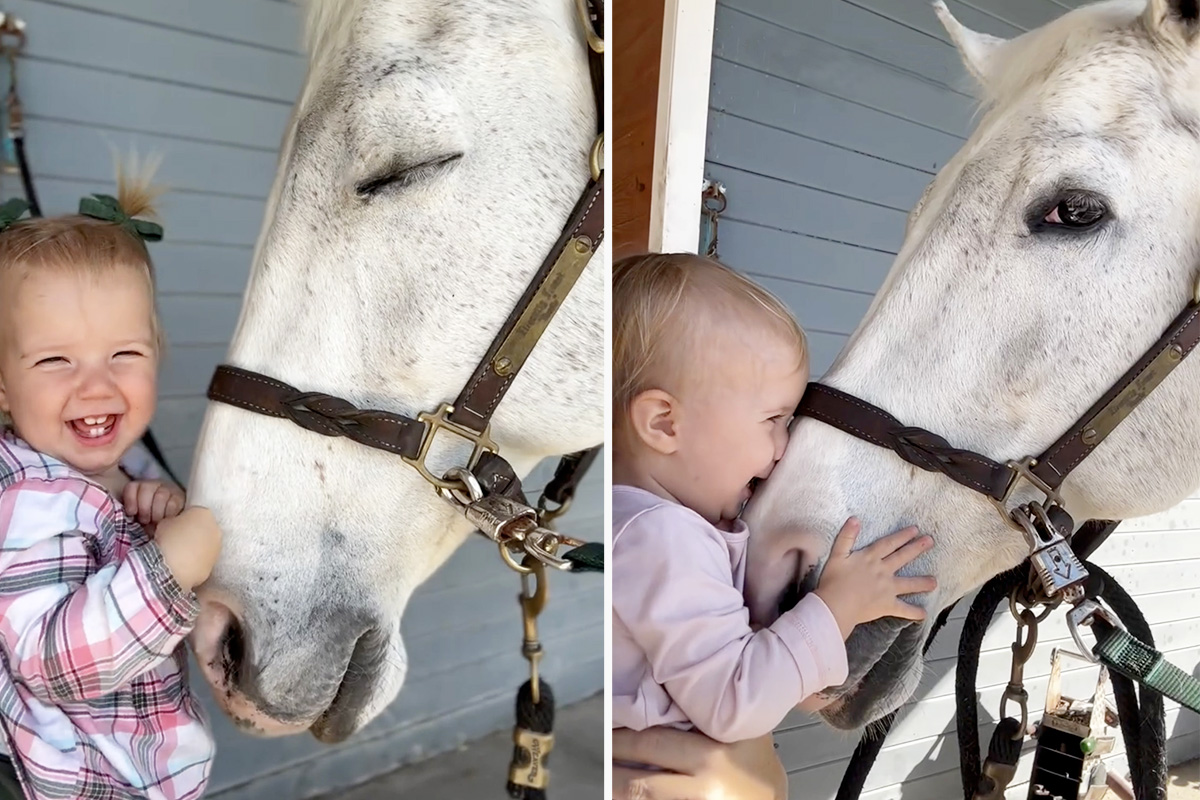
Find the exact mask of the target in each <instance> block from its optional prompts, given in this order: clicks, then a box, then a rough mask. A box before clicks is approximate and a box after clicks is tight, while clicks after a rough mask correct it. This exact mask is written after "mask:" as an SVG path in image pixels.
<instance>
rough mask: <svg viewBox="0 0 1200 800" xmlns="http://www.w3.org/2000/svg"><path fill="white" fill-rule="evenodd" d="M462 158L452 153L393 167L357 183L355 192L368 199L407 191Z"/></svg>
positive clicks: (460, 154) (458, 154)
mask: <svg viewBox="0 0 1200 800" xmlns="http://www.w3.org/2000/svg"><path fill="white" fill-rule="evenodd" d="M462 157H463V154H462V153H450V154H449V155H444V156H438V157H437V158H431V159H429V160H428V161H422V162H421V163H419V164H404V165H399V166H397V165H392V166H389V167H388V168H387V169H386V170H384V171H382V172H380V173H379V174H378V175H376V176H374V177H372V178H368V179H367V180H365V181H360V182H359V183H356V184H355V185H354V191H355V193H356V194H357V195H358V196H359V197H363V198H368V197H374V196H375V195H378V194H381V193H383V192H384V191H385V190H399V189H407V188H408V187H410V186H414V185H416V184H418V183H423V182H425V181H428V180H431V179H432V178H434V177H435V176H436V175H438V174H440V173H441V172H443V171H444V170H446V169H447V168H449V167H450V166H452V165H454V164H455V163H457V162H458V161H459V159H461V158H462Z"/></svg>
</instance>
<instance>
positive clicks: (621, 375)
mask: <svg viewBox="0 0 1200 800" xmlns="http://www.w3.org/2000/svg"><path fill="white" fill-rule="evenodd" d="M612 294H613V311H612V314H613V411H614V416H616V417H617V419H620V418H621V416H623V413H624V412H625V411H627V410H628V408H629V404H630V403H632V402H633V399H634V398H635V397H637V396H638V395H639V394H641V393H642V392H644V391H646V390H647V389H651V388H656V387H655V386H653V385H652V383H651V382H652V381H653V380H656V379H659V377H660V376H661V374H662V369H663V367H664V366H668V367H669V366H671V364H669V363H667V362H668V361H669V356H668V355H665V354H664V352H663V351H664V346H663V345H664V342H668V341H670V340H676V341H679V340H686V339H687V338H688V337H689V336H691V335H694V333H695V329H694V327H689V326H690V325H694V323H693V318H695V317H697V316H700V315H697V314H695V313H688V312H695V311H696V310H698V309H699V308H700V307H701V306H712V305H714V304H719V303H722V302H724V303H727V304H729V305H731V306H733V307H735V308H736V309H737V310H739V311H742V312H744V313H746V314H747V315H750V316H752V317H753V318H754V319H755V321H759V322H762V323H764V324H766V325H768V326H770V327H771V328H772V329H773V330H775V331H777V332H778V333H779V334H781V335H782V336H784V337H785V338H788V339H789V340H790V341H791V342H793V343H794V344H795V346H796V349H797V351H798V353H799V354H800V357H801V359H802V360H803V361H807V359H808V345H807V340H806V338H805V335H804V330H803V329H802V328H801V327H800V325H799V323H797V322H796V318H795V317H793V316H792V313H791V312H790V311H789V310H788V308H787V306H785V305H784V304H783V302H782V301H780V300H779V298H777V297H776V296H775V295H773V294H771V293H770V292H769V291H767V290H766V289H764V288H763V287H761V286H759V285H758V284H757V283H754V282H753V281H751V280H750V279H748V278H746V277H745V276H743V275H741V274H740V273H738V272H736V271H735V270H732V269H730V268H729V267H727V266H725V265H724V264H722V263H720V262H719V261H715V260H713V259H711V258H704V257H703V256H698V255H693V254H691V253H646V254H642V255H636V256H628V257H626V258H623V259H621V260H620V261H618V262H617V263H615V264H614V265H613V277H612Z"/></svg>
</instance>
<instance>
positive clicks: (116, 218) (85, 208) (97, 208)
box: [0, 194, 163, 242]
mask: <svg viewBox="0 0 1200 800" xmlns="http://www.w3.org/2000/svg"><path fill="white" fill-rule="evenodd" d="M3 208H4V207H3V206H0V212H2V211H3ZM79 213H80V214H82V215H84V216H85V217H93V218H95V219H102V220H105V221H106V222H115V223H117V224H118V225H120V226H121V227H123V228H125V230H127V231H129V232H130V233H131V234H133V235H134V236H136V237H138V238H139V239H142V240H143V241H147V242H157V241H159V240H160V239H162V237H163V229H162V226H161V225H159V224H157V223H154V222H148V221H147V220H144V219H135V218H134V217H131V216H129V215H128V214H126V213H125V209H123V208H121V204H120V203H118V202H117V198H115V197H112V196H111V195H107V194H94V195H92V196H91V197H85V198H83V199H82V200H80V201H79Z"/></svg>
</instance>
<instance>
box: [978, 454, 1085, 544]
mask: <svg viewBox="0 0 1200 800" xmlns="http://www.w3.org/2000/svg"><path fill="white" fill-rule="evenodd" d="M1037 463H1038V460H1037V459H1036V458H1034V457H1033V456H1025V457H1024V458H1022V459H1021V460H1020V461H1009V462H1008V463H1007V464H1005V465H1004V466H1006V467H1008V468H1009V469H1010V470H1012V477H1011V478H1009V481H1008V485H1007V486H1005V487H1004V495H1003V496H1002V497H1001V498H1000V499H999V500H997V499H996V498H994V497H989V498H988V499H989V500H991V501H992V505H994V506H995V507H996V510H997V511H999V512H1000V516H1001V517H1003V518H1004V521H1005V522H1007V523H1008V524H1009V525H1011V526H1012V527H1014V528H1016V529H1017V530H1019V531H1021V532H1022V533H1025V532H1026V528H1025V525H1024V524H1023V523H1022V522H1021V521H1020V520H1019V519H1018V514H1019V512H1020V509H1017V508H1009V507H1008V500H1009V498H1010V497H1012V494H1013V492H1014V491H1016V488H1017V485H1018V484H1020V482H1021V481H1022V480H1025V481H1026V482H1027V483H1029V484H1030V485H1031V486H1033V488H1035V489H1037V490H1038V491H1039V492H1041V493H1042V494H1043V495H1045V498H1046V499H1045V505H1056V506H1058V507H1059V508H1066V504H1065V503H1064V502H1063V499H1062V495H1060V494H1059V493H1058V490H1057V489H1052V488H1050V486H1049V485H1048V484H1047V483H1046V482H1045V481H1043V480H1042V479H1041V478H1039V477H1038V476H1037V475H1035V474H1034V473H1033V468H1034V467H1036V466H1037Z"/></svg>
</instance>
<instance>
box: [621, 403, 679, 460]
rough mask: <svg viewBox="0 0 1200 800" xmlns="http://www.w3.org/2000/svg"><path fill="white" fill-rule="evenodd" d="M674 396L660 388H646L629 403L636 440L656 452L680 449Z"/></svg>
mask: <svg viewBox="0 0 1200 800" xmlns="http://www.w3.org/2000/svg"><path fill="white" fill-rule="evenodd" d="M675 404H676V400H675V398H674V397H673V396H672V395H671V394H670V392H664V391H663V390H662V389H647V390H646V391H644V392H642V393H641V394H639V395H637V396H636V397H634V398H633V401H632V402H631V403H630V404H629V424H630V426H631V427H632V428H633V432H634V435H636V436H637V438H638V440H639V441H641V442H642V443H643V444H645V445H646V446H647V447H649V448H650V449H651V450H654V451H655V452H658V453H661V454H663V455H670V454H672V453H674V452H675V451H676V450H678V449H679V441H678V439H677V437H676V435H675Z"/></svg>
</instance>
